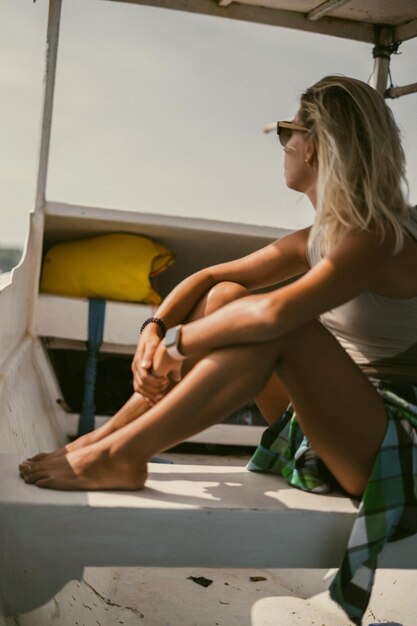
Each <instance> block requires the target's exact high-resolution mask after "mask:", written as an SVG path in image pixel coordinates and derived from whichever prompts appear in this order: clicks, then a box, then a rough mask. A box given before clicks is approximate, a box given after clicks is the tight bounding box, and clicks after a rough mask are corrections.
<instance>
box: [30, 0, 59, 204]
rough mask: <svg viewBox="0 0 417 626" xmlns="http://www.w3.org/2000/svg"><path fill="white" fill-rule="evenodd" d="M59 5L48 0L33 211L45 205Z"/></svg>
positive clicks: (57, 2) (54, 0)
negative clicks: (39, 135) (42, 92)
mask: <svg viewBox="0 0 417 626" xmlns="http://www.w3.org/2000/svg"><path fill="white" fill-rule="evenodd" d="M61 5H62V0H50V1H49V14H48V31H47V39H46V62H45V73H44V95H43V110H42V126H41V142H40V149H39V165H38V178H37V185H36V196H35V213H37V212H39V211H43V210H44V206H45V189H46V180H47V172H48V160H49V146H50V141H51V126H52V109H53V101H54V89H55V73H56V62H57V56H58V39H59V24H60V18H61Z"/></svg>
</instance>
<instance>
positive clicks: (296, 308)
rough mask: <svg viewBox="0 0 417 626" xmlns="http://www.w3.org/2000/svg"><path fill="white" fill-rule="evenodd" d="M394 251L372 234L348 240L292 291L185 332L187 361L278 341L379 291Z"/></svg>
mask: <svg viewBox="0 0 417 626" xmlns="http://www.w3.org/2000/svg"><path fill="white" fill-rule="evenodd" d="M392 259H393V256H392V246H391V244H389V243H388V242H387V243H386V244H380V243H379V242H378V241H377V240H376V236H374V235H373V234H372V233H359V234H352V235H349V236H346V237H345V238H344V239H343V241H342V242H340V243H339V244H338V245H337V246H335V248H334V249H333V250H332V251H331V253H329V254H328V255H327V256H325V257H324V258H323V259H322V260H321V261H320V262H319V263H318V264H317V265H316V266H314V267H313V268H312V269H311V270H310V271H308V272H307V273H306V274H305V275H303V276H302V277H301V278H299V279H298V280H296V281H294V282H293V283H291V284H290V285H287V286H285V287H282V288H280V289H277V290H275V291H273V292H270V293H268V294H261V295H252V296H247V297H245V298H242V299H240V300H238V301H236V302H232V303H230V304H228V305H226V306H225V307H223V308H222V309H220V310H218V311H216V312H214V313H213V314H212V315H210V316H208V317H206V318H204V319H201V320H198V321H196V322H192V323H190V324H187V325H186V326H185V327H183V330H182V335H181V350H182V351H183V353H184V354H185V355H190V354H193V353H194V352H201V351H207V350H208V351H209V350H211V349H214V348H218V347H223V346H229V345H237V344H242V343H252V342H262V341H268V340H271V339H276V338H278V337H280V336H282V335H284V334H285V333H288V332H290V331H292V330H295V329H296V328H299V327H300V326H302V325H303V324H305V323H307V322H308V321H310V320H312V319H315V318H317V317H318V316H319V315H320V314H321V313H323V312H325V311H328V310H330V309H332V308H335V307H337V306H339V305H341V304H343V303H344V302H347V301H348V300H350V299H351V298H353V297H355V296H356V295H358V294H360V293H361V292H363V291H366V290H371V291H378V290H379V289H380V286H381V276H382V277H383V276H384V275H385V276H388V275H389V272H388V268H389V265H390V264H391V263H392Z"/></svg>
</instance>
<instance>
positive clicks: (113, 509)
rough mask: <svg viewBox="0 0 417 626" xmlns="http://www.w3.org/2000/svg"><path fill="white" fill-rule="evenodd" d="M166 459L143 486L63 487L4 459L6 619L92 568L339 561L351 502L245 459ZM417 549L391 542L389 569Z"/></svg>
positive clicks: (0, 495) (410, 561)
mask: <svg viewBox="0 0 417 626" xmlns="http://www.w3.org/2000/svg"><path fill="white" fill-rule="evenodd" d="M166 458H167V459H171V460H173V461H174V462H173V463H170V464H168V463H166V464H165V463H151V464H150V467H149V469H150V476H149V481H148V483H147V486H146V488H145V489H144V490H142V491H136V492H58V491H50V490H43V489H38V488H36V487H34V486H32V485H26V484H25V483H24V482H23V481H22V480H21V479H20V478H19V476H18V472H17V465H18V463H19V461H20V460H21V457H18V456H16V455H1V456H0V471H1V475H2V481H1V483H0V538H1V539H0V541H1V543H2V550H1V552H0V553H1V558H2V560H3V562H2V564H1V567H2V568H3V571H8V576H7V577H4V578H2V580H1V583H0V593H1V602H2V605H3V606H4V609H5V612H6V615H11V614H19V613H24V612H26V611H30V610H33V609H35V608H36V607H39V606H41V605H43V604H44V603H46V602H48V601H49V600H50V599H51V598H52V597H53V596H54V595H55V594H56V593H58V592H59V591H60V589H61V588H62V587H63V586H64V585H65V584H67V583H68V582H69V581H71V580H77V579H78V580H81V579H82V577H83V571H84V568H87V567H133V566H141V567H151V568H154V567H156V568H158V567H160V568H162V567H163V568H168V569H169V568H181V567H188V568H196V567H206V568H246V567H248V568H249V567H250V568H252V569H254V568H302V569H311V568H332V567H338V565H339V564H340V560H341V557H342V555H343V552H344V549H345V546H346V543H347V539H348V535H349V532H350V529H351V526H352V523H353V521H354V519H355V516H356V513H357V503H356V502H354V501H352V500H350V499H349V498H344V497H341V496H338V495H325V496H320V495H313V494H307V493H303V492H301V491H298V490H296V489H293V488H291V487H289V486H288V485H287V484H286V483H285V482H284V481H283V480H282V479H280V478H278V477H276V476H272V475H266V474H255V473H252V472H247V471H246V470H245V468H244V464H245V460H241V459H236V458H235V459H232V460H230V459H229V460H226V459H224V460H222V458H219V457H217V458H215V459H213V460H212V459H211V458H210V457H205V458H202V457H191V458H190V459H189V464H185V462H186V458H187V457H185V456H184V455H182V456H180V457H178V456H175V455H166ZM178 461H180V462H178ZM211 463H214V464H211ZM306 528H308V532H306ZM300 537H302V541H300ZM412 544H413V545H412ZM414 544H415V541H413V538H411V539H410V540H403V541H401V542H399V543H396V544H393V545H395V549H394V551H393V550H390V548H391V546H388V549H387V550H386V553H385V555H384V564H385V566H388V567H404V568H413V567H415V559H414V556H413V555H414V553H415V549H414ZM289 546H291V548H290V549H289Z"/></svg>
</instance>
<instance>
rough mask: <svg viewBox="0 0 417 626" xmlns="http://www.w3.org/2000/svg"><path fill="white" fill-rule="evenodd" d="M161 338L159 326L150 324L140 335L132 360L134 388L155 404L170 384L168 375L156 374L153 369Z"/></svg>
mask: <svg viewBox="0 0 417 626" xmlns="http://www.w3.org/2000/svg"><path fill="white" fill-rule="evenodd" d="M161 339H162V336H161V334H160V331H159V329H158V327H155V326H154V324H149V325H148V326H147V327H146V328H145V329H144V331H143V333H142V335H141V337H140V340H139V344H138V347H137V349H136V353H135V356H134V358H133V362H132V372H133V388H134V390H135V391H136V392H137V393H140V394H141V395H142V396H144V397H145V398H147V399H148V400H149V402H150V403H151V404H155V403H156V402H158V401H159V400H160V399H161V398H162V397H163V396H164V395H165V393H166V391H167V388H168V385H169V380H168V378H167V377H166V376H160V375H158V374H155V372H154V370H153V362H154V356H155V352H156V351H157V349H158V346H159V345H161Z"/></svg>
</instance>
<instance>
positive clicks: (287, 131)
mask: <svg viewBox="0 0 417 626" xmlns="http://www.w3.org/2000/svg"><path fill="white" fill-rule="evenodd" d="M291 135H292V130H291V128H283V127H282V126H278V137H279V141H280V143H281V146H284V148H285V146H286V145H287V143H288V142H289V140H290V137H291Z"/></svg>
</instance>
